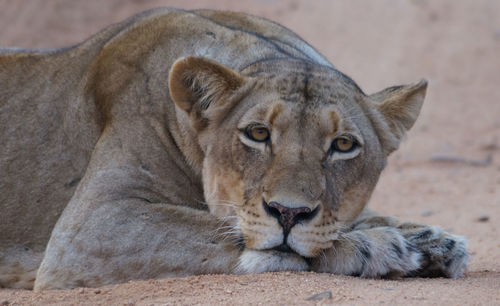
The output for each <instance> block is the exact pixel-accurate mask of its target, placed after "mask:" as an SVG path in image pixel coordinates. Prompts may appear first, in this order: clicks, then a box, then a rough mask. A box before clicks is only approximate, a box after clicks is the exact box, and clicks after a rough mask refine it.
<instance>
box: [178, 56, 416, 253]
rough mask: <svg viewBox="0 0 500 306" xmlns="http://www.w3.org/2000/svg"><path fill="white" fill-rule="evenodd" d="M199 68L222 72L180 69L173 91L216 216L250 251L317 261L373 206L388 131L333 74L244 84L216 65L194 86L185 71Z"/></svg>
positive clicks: (303, 69) (314, 71)
mask: <svg viewBox="0 0 500 306" xmlns="http://www.w3.org/2000/svg"><path fill="white" fill-rule="evenodd" d="M196 61H202V62H196ZM180 65H184V66H180ZM203 65H217V64H215V63H213V62H207V61H206V60H203V59H193V58H190V59H187V60H183V61H180V64H179V62H178V65H177V67H175V66H174V68H173V69H172V75H174V76H177V80H181V81H180V82H178V83H176V79H173V77H172V75H171V78H170V82H171V83H170V87H171V93H172V97H173V99H174V101H175V102H176V104H177V105H178V106H179V107H181V108H182V109H183V110H185V111H186V112H187V113H188V114H189V116H190V118H191V120H192V122H193V124H192V126H193V127H194V128H195V129H197V135H198V141H199V144H200V148H201V150H202V151H203V155H204V158H203V167H202V168H203V169H202V177H203V185H204V192H205V200H206V202H207V204H208V205H209V207H210V211H211V212H212V213H214V214H216V215H219V216H222V217H227V216H235V219H236V222H235V223H234V224H235V226H236V227H237V229H238V230H239V231H240V232H241V234H242V236H243V238H244V241H245V246H246V247H247V248H251V249H257V250H266V249H278V250H282V251H290V250H291V251H294V252H296V253H298V254H300V255H301V256H305V257H315V256H317V255H319V253H320V252H321V250H323V249H326V248H329V247H330V246H331V245H332V240H333V239H335V237H336V235H337V234H338V232H339V231H341V230H342V228H343V227H344V226H346V225H348V224H349V222H350V221H352V220H353V219H354V218H356V217H357V215H358V214H359V213H360V212H361V210H362V209H363V208H364V206H365V204H366V203H367V200H368V198H369V196H370V194H371V192H372V191H373V189H374V187H375V184H376V182H377V180H378V177H379V174H380V172H381V171H382V169H383V168H384V165H385V161H386V156H387V154H388V151H390V150H393V149H394V148H392V147H391V148H388V147H390V146H391V145H392V146H394V144H393V143H391V141H393V142H394V141H396V140H395V139H392V138H395V137H396V136H394V135H389V134H391V130H392V129H393V127H392V126H391V125H392V123H390V122H389V121H386V120H384V118H383V115H384V114H381V112H380V111H377V106H376V101H373V99H372V100H370V98H369V97H367V96H365V95H364V94H363V93H362V92H361V91H360V90H359V89H358V88H357V87H356V85H355V84H354V83H353V82H352V81H350V80H349V79H347V78H345V77H344V76H342V75H341V74H339V73H338V72H336V71H334V70H332V69H327V68H324V67H314V66H311V65H305V64H297V63H295V65H294V66H293V69H288V70H285V71H282V72H281V73H262V74H260V75H259V76H255V77H252V78H245V77H242V76H240V75H237V74H236V73H235V72H233V71H230V70H227V71H226V70H220V71H216V70H217V69H227V68H225V67H221V66H215V67H216V68H214V67H210V69H209V71H208V72H207V70H206V69H204V70H203V68H200V69H202V70H203V72H202V73H201V76H202V77H200V79H199V80H197V79H196V77H195V76H193V75H192V72H191V70H189V68H190V69H194V70H196V67H201V66H203ZM186 67H188V68H186ZM193 67H194V68H193ZM181 68H182V69H181ZM268 68H269V67H268ZM176 69H178V70H180V71H182V73H181V72H179V71H176ZM270 70H273V69H270ZM274 71H276V70H274ZM207 73H209V74H210V75H212V76H213V75H214V74H215V75H218V74H219V75H222V77H221V78H222V79H217V78H215V77H214V79H209V78H210V77H211V76H210V75H208V74H207ZM197 82H198V83H197ZM200 82H206V85H202V83H200ZM183 84H184V85H186V86H184V87H182V85H183ZM215 84H217V86H216V85H215ZM221 84H222V85H221ZM176 86H177V88H176ZM203 86H206V87H203ZM224 86H225V87H226V88H229V89H224ZM214 87H215V89H214ZM179 88H181V89H179ZM180 90H185V91H182V92H181V91H180ZM225 90H226V91H225ZM186 92H187V93H186ZM196 95H197V96H196ZM190 99H192V100H193V101H192V102H191V101H190ZM187 102H189V103H187ZM379 102H380V101H379ZM371 104H372V105H371ZM186 105H188V106H189V107H186ZM198 105H200V106H198ZM380 105H382V104H380ZM415 117H416V116H415ZM378 121H380V122H378ZM380 133H387V134H388V135H383V136H380V135H379V134H380ZM391 137H392V138H391ZM384 145H385V148H384Z"/></svg>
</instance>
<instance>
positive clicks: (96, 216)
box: [35, 199, 241, 290]
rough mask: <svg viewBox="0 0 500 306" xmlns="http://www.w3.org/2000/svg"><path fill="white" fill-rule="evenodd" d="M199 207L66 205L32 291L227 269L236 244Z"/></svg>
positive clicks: (236, 251)
mask: <svg viewBox="0 0 500 306" xmlns="http://www.w3.org/2000/svg"><path fill="white" fill-rule="evenodd" d="M222 225H223V224H222V223H221V221H220V220H218V219H217V218H216V217H214V216H212V215H210V214H208V213H207V212H204V211H198V210H195V209H190V208H186V207H180V206H174V205H168V204H152V203H148V202H146V201H142V200H139V199H129V200H120V201H116V202H105V203H101V204H99V205H96V206H95V207H87V208H85V209H82V207H77V206H72V207H70V208H69V209H68V210H67V211H65V213H64V214H63V216H62V217H61V219H60V220H59V222H58V224H57V226H56V228H55V229H54V231H53V234H52V237H51V239H50V241H49V244H48V247H47V250H46V253H45V258H44V260H43V262H42V264H41V266H40V268H39V271H38V275H37V278H36V282H35V290H41V289H58V288H73V287H82V286H85V287H96V286H102V285H106V284H113V283H121V282H126V281H128V280H133V279H150V278H162V277H167V276H186V275H193V274H211V273H231V272H233V270H234V268H235V267H236V265H237V263H238V257H239V256H240V254H241V248H240V247H239V246H237V245H236V244H235V243H233V241H231V239H228V237H227V236H226V235H225V234H224V233H223V232H222V231H221V230H220V228H221V226H222Z"/></svg>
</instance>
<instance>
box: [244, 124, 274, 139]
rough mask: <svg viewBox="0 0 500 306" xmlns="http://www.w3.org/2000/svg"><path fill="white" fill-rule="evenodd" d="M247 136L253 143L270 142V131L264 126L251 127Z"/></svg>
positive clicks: (247, 131)
mask: <svg viewBox="0 0 500 306" xmlns="http://www.w3.org/2000/svg"><path fill="white" fill-rule="evenodd" d="M246 135H247V137H248V138H250V139H251V140H253V141H257V142H264V141H267V140H269V130H268V129H267V128H265V127H263V126H260V125H259V126H249V127H248V128H247V130H246Z"/></svg>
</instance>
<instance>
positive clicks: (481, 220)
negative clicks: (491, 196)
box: [476, 215, 490, 222]
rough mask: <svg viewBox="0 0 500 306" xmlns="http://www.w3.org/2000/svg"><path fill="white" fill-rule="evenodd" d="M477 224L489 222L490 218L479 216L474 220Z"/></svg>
mask: <svg viewBox="0 0 500 306" xmlns="http://www.w3.org/2000/svg"><path fill="white" fill-rule="evenodd" d="M476 221H477V222H488V221H490V216H488V215H481V216H479V218H477V220H476Z"/></svg>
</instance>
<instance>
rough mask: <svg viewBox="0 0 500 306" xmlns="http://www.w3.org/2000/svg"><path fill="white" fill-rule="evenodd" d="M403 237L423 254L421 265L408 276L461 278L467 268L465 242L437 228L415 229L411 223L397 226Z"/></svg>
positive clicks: (463, 239)
mask: <svg viewBox="0 0 500 306" xmlns="http://www.w3.org/2000/svg"><path fill="white" fill-rule="evenodd" d="M399 228H400V229H401V231H402V233H403V235H404V236H405V237H406V238H407V239H408V241H410V242H411V243H412V244H414V245H415V246H416V247H417V248H418V250H419V251H420V252H422V254H423V261H422V265H421V267H420V268H419V269H417V270H415V271H412V272H411V273H409V274H408V275H409V276H423V277H435V276H445V277H452V278H455V277H461V276H463V271H464V270H465V269H466V267H467V261H468V259H469V253H468V252H467V241H466V239H465V238H464V237H462V236H457V235H452V234H449V233H446V232H443V230H442V229H441V228H440V227H438V226H425V227H415V226H414V225H413V224H411V223H403V224H402V225H400V226H399Z"/></svg>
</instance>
